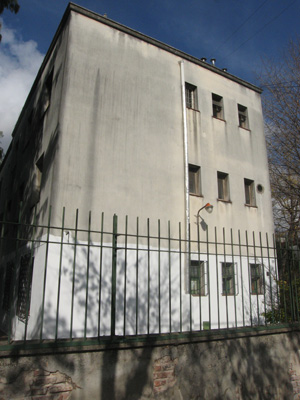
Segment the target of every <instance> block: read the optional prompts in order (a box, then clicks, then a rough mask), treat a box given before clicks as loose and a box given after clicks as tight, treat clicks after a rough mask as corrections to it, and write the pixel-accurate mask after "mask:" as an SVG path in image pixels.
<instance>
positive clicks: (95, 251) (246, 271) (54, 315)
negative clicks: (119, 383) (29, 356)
mask: <svg viewBox="0 0 300 400" xmlns="http://www.w3.org/2000/svg"><path fill="white" fill-rule="evenodd" d="M0 222H1V242H0V252H1V269H0V274H1V275H0V277H1V280H0V285H1V286H0V313H1V314H0V318H1V319H0V323H1V325H0V328H1V330H2V331H4V332H6V333H7V342H5V341H3V340H2V341H1V343H2V345H0V349H1V348H2V349H7V348H8V347H7V346H8V343H9V344H10V346H14V345H16V344H17V343H18V344H19V343H22V344H23V345H30V344H32V343H36V344H38V345H39V344H40V345H41V344H43V345H45V341H47V343H49V340H51V341H52V343H53V341H55V342H56V343H58V342H59V341H61V339H63V343H64V344H65V345H66V344H69V345H71V344H72V345H74V343H75V342H76V343H81V344H82V343H85V344H88V343H94V342H95V340H96V341H97V342H99V341H105V342H106V343H107V342H110V341H116V340H121V341H126V340H135V339H139V340H141V339H142V338H163V337H166V336H167V337H168V336H171V335H174V334H176V335H177V336H178V335H187V334H188V335H190V334H201V333H202V332H205V333H206V334H207V333H209V332H211V331H212V332H215V331H216V330H223V329H245V328H247V329H251V328H254V327H264V328H267V327H272V326H278V325H277V324H279V323H291V322H292V323H297V322H299V310H300V307H299V298H300V292H299V283H300V274H299V271H300V255H299V246H298V243H289V242H288V241H287V240H285V239H284V238H281V240H280V241H279V242H278V243H277V244H276V241H275V238H274V237H273V236H272V237H271V238H269V237H268V235H267V234H266V235H265V237H263V236H262V234H260V233H258V234H256V233H254V232H253V233H252V234H251V235H249V233H248V232H244V233H242V232H240V231H238V232H236V233H234V232H233V231H232V230H225V229H222V230H221V231H218V230H217V229H216V228H215V229H214V231H213V233H212V234H211V236H212V238H211V239H209V234H208V231H207V230H206V231H204V232H203V231H201V227H199V226H197V228H196V230H195V231H194V232H193V233H192V234H190V235H189V236H190V240H189V241H186V240H185V238H184V233H183V231H185V230H182V229H181V225H180V224H179V225H178V227H176V228H175V226H171V224H170V223H168V224H167V226H166V227H164V229H163V227H162V226H161V223H160V221H158V222H157V225H156V230H155V233H152V231H154V228H153V226H154V225H153V224H151V223H150V221H149V219H148V220H146V221H145V223H144V224H142V223H141V222H140V220H139V219H136V220H135V221H134V224H132V221H131V223H129V220H128V218H127V217H126V218H125V221H124V222H123V223H122V224H121V223H120V222H119V221H118V217H117V216H116V215H114V216H113V220H112V221H111V223H109V224H107V223H106V222H107V221H104V214H102V216H101V219H100V224H99V229H95V227H94V221H92V216H91V213H90V214H89V217H88V222H87V226H85V227H84V228H82V227H80V224H79V213H78V211H77V212H76V215H75V220H74V224H71V223H70V221H69V220H68V222H66V217H65V209H64V210H63V213H62V216H61V219H60V223H59V224H56V225H54V224H52V222H51V208H50V210H49V214H48V217H47V223H46V224H41V223H39V222H38V216H37V215H35V217H34V221H33V223H24V221H22V218H21V216H20V217H19V220H18V221H15V222H12V221H6V218H4V217H3V218H2V221H0ZM104 222H105V223H104ZM109 225H111V227H112V228H111V229H107V226H109ZM121 225H122V226H121ZM150 229H151V233H150ZM193 235H195V238H193Z"/></svg>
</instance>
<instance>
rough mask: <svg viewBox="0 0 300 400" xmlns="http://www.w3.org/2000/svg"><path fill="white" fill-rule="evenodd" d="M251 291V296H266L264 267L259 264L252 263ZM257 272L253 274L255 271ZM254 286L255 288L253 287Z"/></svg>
mask: <svg viewBox="0 0 300 400" xmlns="http://www.w3.org/2000/svg"><path fill="white" fill-rule="evenodd" d="M249 266H250V290H251V294H252V295H255V296H260V295H263V294H264V289H263V288H264V274H263V265H262V264H257V263H250V264H249ZM254 269H255V271H254V272H253V270H254ZM253 285H254V286H253Z"/></svg>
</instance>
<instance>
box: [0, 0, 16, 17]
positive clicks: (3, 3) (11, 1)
mask: <svg viewBox="0 0 300 400" xmlns="http://www.w3.org/2000/svg"><path fill="white" fill-rule="evenodd" d="M5 8H6V9H8V10H9V11H11V12H13V13H15V14H16V13H17V12H18V11H19V8H20V5H19V3H18V0H0V14H2V13H3V11H4V9H5Z"/></svg>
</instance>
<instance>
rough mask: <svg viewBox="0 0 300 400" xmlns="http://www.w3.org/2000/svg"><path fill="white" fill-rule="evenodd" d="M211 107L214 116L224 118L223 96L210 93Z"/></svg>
mask: <svg viewBox="0 0 300 400" xmlns="http://www.w3.org/2000/svg"><path fill="white" fill-rule="evenodd" d="M212 109H213V117H214V118H218V119H224V113H223V97H221V96H218V95H217V94H214V93H212Z"/></svg>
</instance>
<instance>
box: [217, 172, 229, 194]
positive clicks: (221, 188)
mask: <svg viewBox="0 0 300 400" xmlns="http://www.w3.org/2000/svg"><path fill="white" fill-rule="evenodd" d="M218 199H219V200H225V201H229V177H228V174H226V173H224V172H219V171H218Z"/></svg>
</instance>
